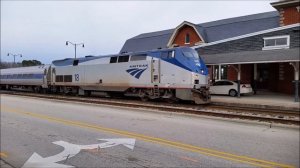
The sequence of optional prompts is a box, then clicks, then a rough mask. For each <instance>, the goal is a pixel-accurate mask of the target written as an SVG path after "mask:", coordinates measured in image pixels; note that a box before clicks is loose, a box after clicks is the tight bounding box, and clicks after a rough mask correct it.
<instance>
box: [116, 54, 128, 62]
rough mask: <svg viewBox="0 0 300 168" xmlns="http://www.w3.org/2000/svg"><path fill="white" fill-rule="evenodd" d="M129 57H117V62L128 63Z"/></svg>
mask: <svg viewBox="0 0 300 168" xmlns="http://www.w3.org/2000/svg"><path fill="white" fill-rule="evenodd" d="M128 60H129V55H125V56H119V59H118V62H128Z"/></svg>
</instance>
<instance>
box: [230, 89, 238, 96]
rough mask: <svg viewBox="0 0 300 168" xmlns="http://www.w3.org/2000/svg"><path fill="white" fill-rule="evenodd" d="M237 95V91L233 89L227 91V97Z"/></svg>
mask: <svg viewBox="0 0 300 168" xmlns="http://www.w3.org/2000/svg"><path fill="white" fill-rule="evenodd" d="M236 95H237V91H236V90H234V89H231V90H229V96H232V97H235V96H236Z"/></svg>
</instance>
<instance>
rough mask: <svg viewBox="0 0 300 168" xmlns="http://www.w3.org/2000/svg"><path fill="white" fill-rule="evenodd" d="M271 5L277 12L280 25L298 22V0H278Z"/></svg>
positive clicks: (299, 4) (299, 9)
mask: <svg viewBox="0 0 300 168" xmlns="http://www.w3.org/2000/svg"><path fill="white" fill-rule="evenodd" d="M271 5H272V6H273V7H274V8H275V9H277V11H278V12H279V17H280V19H279V24H280V26H286V25H290V24H295V23H300V12H299V11H300V0H280V1H278V2H273V3H271Z"/></svg>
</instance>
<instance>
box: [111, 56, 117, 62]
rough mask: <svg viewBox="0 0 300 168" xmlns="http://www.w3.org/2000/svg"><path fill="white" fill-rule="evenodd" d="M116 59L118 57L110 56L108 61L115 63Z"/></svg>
mask: <svg viewBox="0 0 300 168" xmlns="http://www.w3.org/2000/svg"><path fill="white" fill-rule="evenodd" d="M117 61H118V57H110V62H109V63H116V62H117Z"/></svg>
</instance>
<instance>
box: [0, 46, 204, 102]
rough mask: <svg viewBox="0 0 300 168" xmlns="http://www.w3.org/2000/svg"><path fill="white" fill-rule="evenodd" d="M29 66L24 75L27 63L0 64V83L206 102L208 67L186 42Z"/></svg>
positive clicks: (47, 88)
mask: <svg viewBox="0 0 300 168" xmlns="http://www.w3.org/2000/svg"><path fill="white" fill-rule="evenodd" d="M31 68H32V70H34V69H35V71H36V72H30V73H31V74H35V75H32V76H31V78H29V77H28V78H26V77H24V76H26V74H28V73H25V69H29V68H14V69H2V70H1V81H0V84H1V85H2V86H4V87H6V88H9V87H11V86H25V85H26V86H30V87H33V88H35V90H37V91H40V90H48V91H54V92H64V93H70V92H71V93H76V94H79V95H90V94H91V92H98V93H101V94H104V95H114V94H122V95H125V96H136V97H140V98H141V99H142V100H147V99H165V100H167V101H176V100H190V101H193V102H195V103H196V104H205V103H208V102H210V94H209V84H208V69H207V67H206V65H205V63H204V62H203V60H202V59H201V58H200V57H199V56H198V54H197V52H196V51H195V50H194V49H192V48H189V47H177V48H170V49H161V50H153V51H146V52H133V53H123V54H119V55H109V56H86V57H84V58H79V59H71V58H67V59H63V60H55V61H53V62H52V64H51V65H49V66H37V67H31ZM30 80H32V84H30V82H29V81H30ZM34 80H35V81H36V80H39V83H36V82H35V83H34V82H33V81H34ZM23 81H24V82H23ZM25 81H26V83H25ZM28 82H29V83H28Z"/></svg>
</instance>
